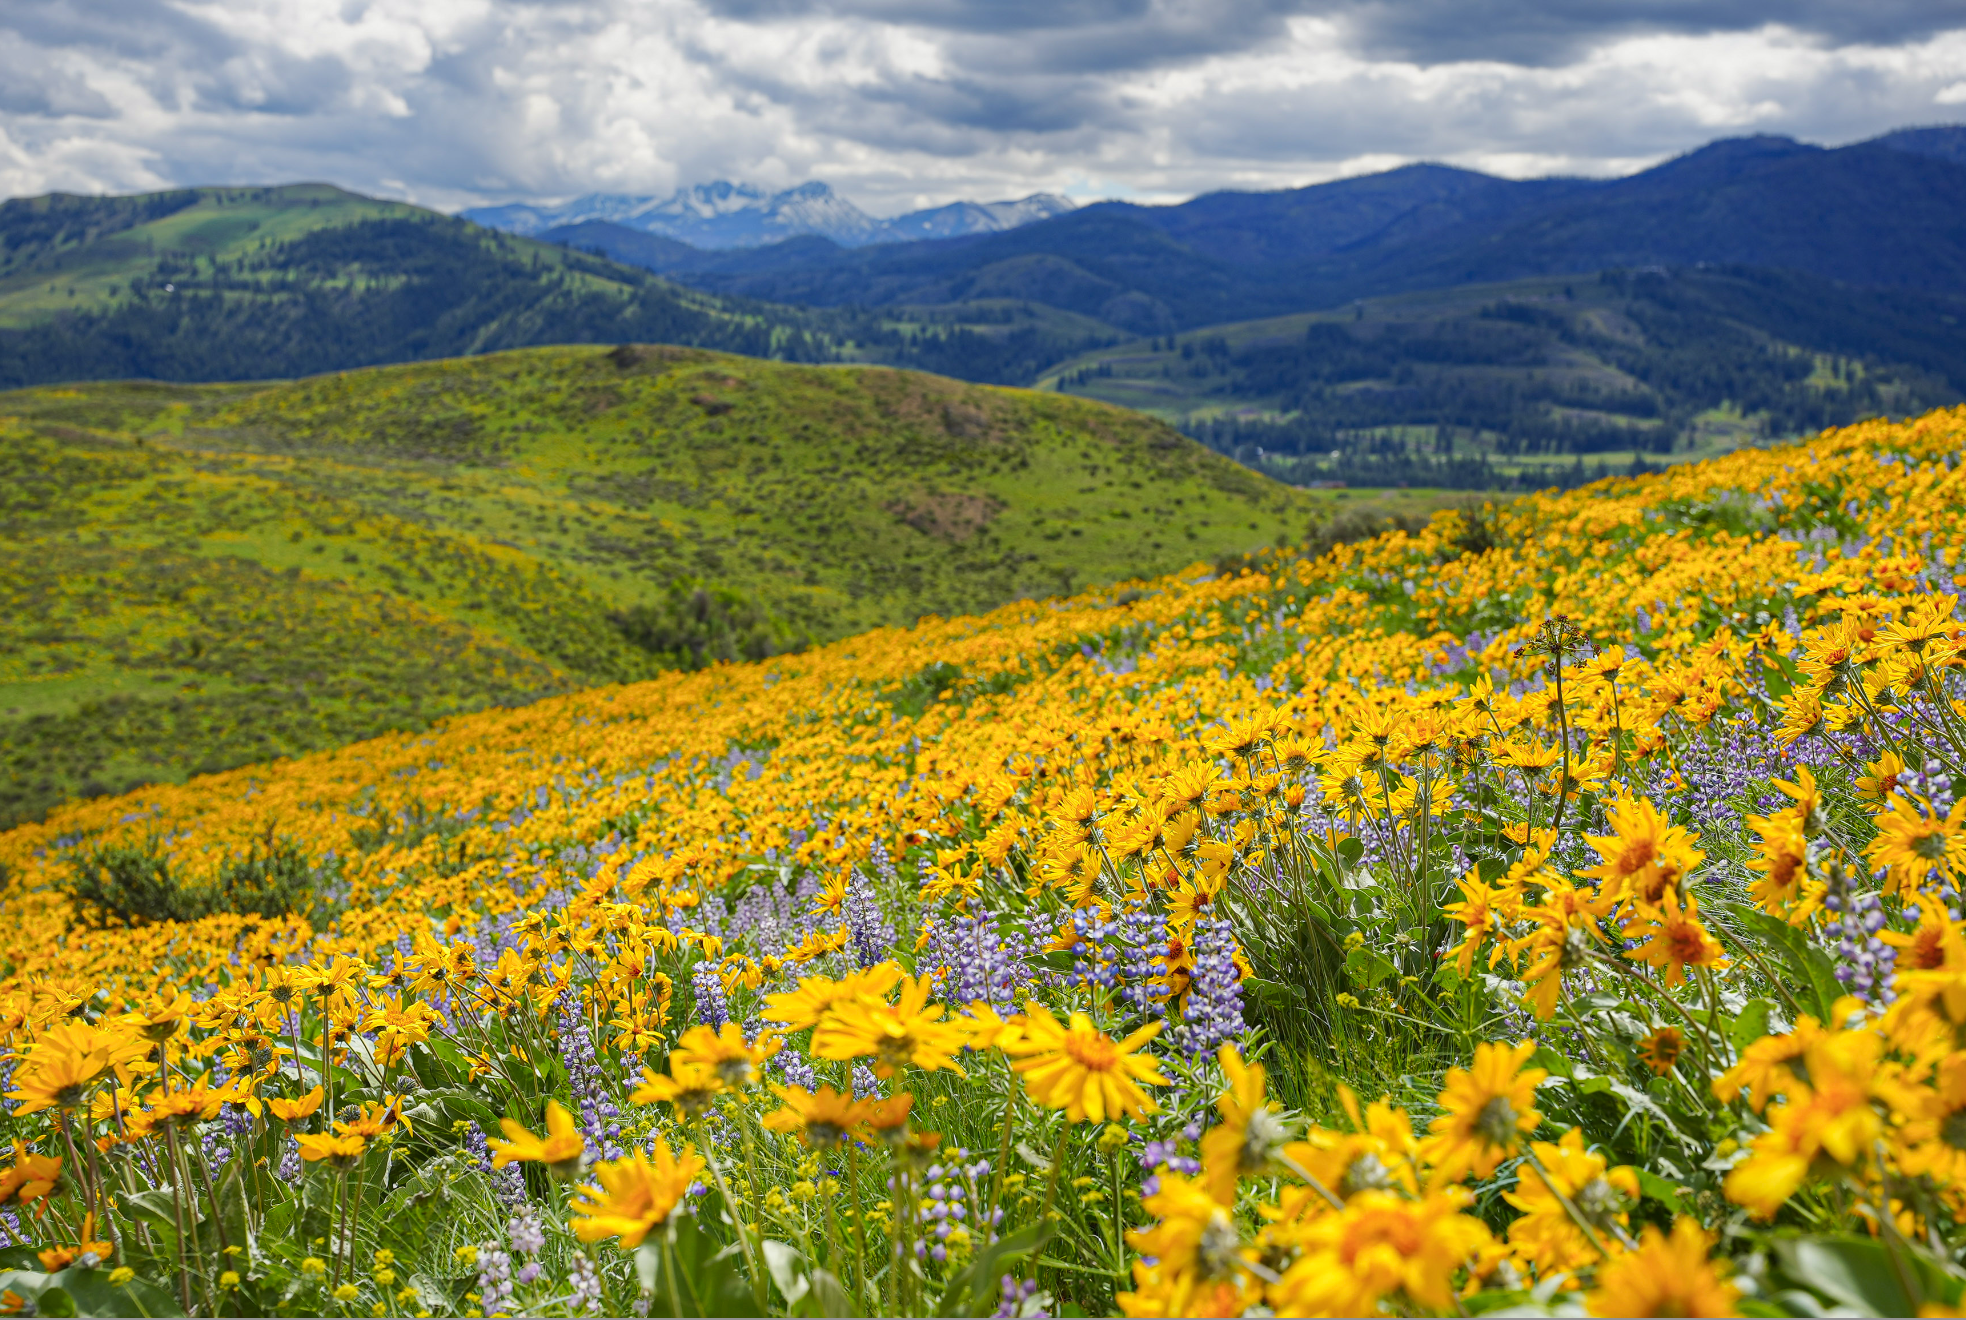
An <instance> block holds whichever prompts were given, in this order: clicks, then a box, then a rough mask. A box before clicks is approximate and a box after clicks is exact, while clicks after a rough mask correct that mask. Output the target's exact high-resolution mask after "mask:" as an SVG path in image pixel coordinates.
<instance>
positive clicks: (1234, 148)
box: [0, 0, 1966, 212]
mask: <svg viewBox="0 0 1966 1320" xmlns="http://www.w3.org/2000/svg"><path fill="white" fill-rule="evenodd" d="M1962 104H1966V16H1962V14H1961V11H1960V10H1959V8H1958V7H1957V6H1956V5H1951V4H1945V5H1940V4H1915V3H1908V2H1907V0H1870V2H1869V3H1866V4H1864V5H1852V4H1849V3H1847V2H1845V3H1830V2H1829V0H1796V2H1794V3H1786V4H1782V3H1773V2H1772V0H1771V2H1764V3H1759V4H1757V3H1748V2H1747V0H1697V2H1695V0H526V2H515V0H210V2H205V3H200V2H198V0H0V192H4V193H6V194H8V195H22V194H30V193H34V192H40V191H45V190H48V189H68V190H77V191H128V190H133V189H140V188H151V187H160V186H165V185H172V184H183V183H200V182H214V183H217V182H240V183H243V182H273V181H285V180H293V179H303V178H307V179H325V180H329V181H332V182H336V183H340V184H343V185H344V186H347V187H351V188H354V189H357V190H361V191H372V192H379V193H384V194H388V195H394V196H404V197H409V198H412V199H414V200H418V201H422V202H425V203H427V204H431V205H438V206H458V205H464V204H468V203H471V202H476V201H485V200H505V199H511V198H528V197H550V196H564V195H568V194H572V193H577V192H585V191H635V192H659V191H664V190H667V189H669V188H672V187H675V186H677V185H678V184H682V183H691V182H699V181H704V180H708V179H712V178H720V177H721V178H735V179H747V180H753V181H756V182H759V183H763V184H767V185H773V186H784V185H787V184H791V183H796V182H799V181H802V180H804V179H807V178H824V179H827V180H829V181H830V182H832V183H834V184H835V185H836V186H837V187H839V188H840V189H841V190H842V191H843V192H845V193H846V194H847V195H848V196H851V197H853V198H855V200H857V201H860V202H861V203H862V204H863V205H865V206H866V207H868V209H870V210H872V211H876V212H881V211H895V210H903V209H908V208H910V207H913V206H916V205H921V204H925V203H934V202H941V201H946V200H951V199H953V198H956V197H965V196H966V197H976V198H986V197H1004V196H1018V195H1023V194H1025V193H1029V192H1032V191H1035V190H1039V189H1048V190H1053V191H1069V192H1072V193H1074V194H1075V195H1078V196H1080V197H1091V196H1101V195H1120V196H1140V197H1174V196H1184V195H1188V194H1192V193H1194V192H1199V191H1205V190H1208V189H1211V188H1218V187H1284V186H1291V185H1295V184H1302V183H1306V182H1311V181H1314V180H1316V179H1319V178H1327V177H1331V176H1333V175H1336V174H1341V173H1349V172H1356V171H1358V170H1361V169H1368V168H1379V167H1383V166H1386V165H1390V164H1394V163H1397V162H1399V161H1402V160H1410V159H1444V160H1451V161H1454V162H1456V163H1462V164H1467V165H1471V166H1474V167H1477V168H1487V169H1493V170H1498V171H1501V172H1506V173H1513V174H1532V173H1543V172H1557V171H1567V172H1587V173H1609V172H1618V171H1622V170H1627V169H1631V168H1635V167H1638V166H1640V165H1643V164H1645V163H1647V162H1649V161H1652V160H1656V159H1659V158H1661V157H1663V156H1667V155H1671V154H1673V153H1675V152H1678V151H1683V150H1686V149H1688V148H1690V147H1693V146H1696V145H1698V144H1700V143H1701V142H1704V141H1706V140H1709V139H1711V138H1713V137H1718V136H1725V135H1729V134H1735V133H1749V132H1777V133H1790V134H1794V135H1797V136H1801V137H1805V138H1808V139H1810V140H1815V141H1830V142H1836V141H1847V140H1852V139H1855V138H1859V137H1863V136H1868V135H1870V134H1872V133H1876V132H1881V131H1884V130H1886V129H1889V128H1893V127H1898V126H1901V125H1905V124H1912V123H1929V122H1939V121H1946V120H1953V119H1958V118H1960V117H1962V115H1966V112H1963V111H1961V110H1960V109H1959V107H1960V106H1961V105H1962Z"/></svg>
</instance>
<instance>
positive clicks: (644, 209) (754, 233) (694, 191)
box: [458, 180, 1073, 250]
mask: <svg viewBox="0 0 1966 1320" xmlns="http://www.w3.org/2000/svg"><path fill="white" fill-rule="evenodd" d="M1072 209H1073V203H1072V202H1071V201H1069V200H1067V199H1066V198H1063V197H1059V196H1057V195H1055V194H1053V193H1034V194H1032V195H1031V196H1029V197H1025V198H1022V199H1020V200H1018V201H1014V202H951V203H949V204H948V205H947V206H937V207H932V208H929V209H927V210H921V211H910V212H908V213H907V214H906V215H898V216H895V217H893V218H892V219H887V220H877V219H875V218H874V217H873V216H870V215H868V214H867V213H866V212H865V211H862V210H861V209H860V208H859V207H857V206H855V205H854V204H853V203H852V202H850V201H848V200H847V199H846V198H844V197H842V196H840V195H839V194H838V193H836V192H834V191H833V189H832V188H831V187H830V186H829V185H827V184H824V183H820V182H818V181H814V182H811V183H803V184H800V185H799V186H798V187H796V188H788V189H786V190H785V191H783V192H775V193H774V192H766V191H765V190H764V189H762V188H759V187H756V186H754V185H752V184H746V183H729V182H726V181H724V180H718V181H717V182H715V183H701V184H697V185H695V186H694V187H690V188H678V189H677V190H676V191H675V192H674V193H672V194H671V195H669V196H667V197H655V196H629V195H624V194H621V193H589V194H587V195H586V196H584V197H576V198H574V199H573V200H572V201H570V202H565V203H561V204H559V205H555V206H536V205H530V204H525V203H513V204H510V205H506V206H480V207H473V208H471V209H469V210H465V211H460V212H459V213H458V214H459V216H460V217H461V218H463V219H465V220H469V221H471V222H472V223H473V224H479V225H483V226H485V227H486V228H488V229H502V230H505V231H506V232H508V233H513V234H525V235H529V236H531V235H548V236H550V232H549V231H556V230H564V229H566V228H567V227H569V226H580V225H587V224H593V223H597V222H598V223H604V224H608V225H614V226H618V227H620V228H622V229H626V230H632V231H634V232H636V233H642V234H653V235H657V236H659V237H662V238H668V239H674V240H676V241H678V242H681V243H687V244H689V245H690V246H691V247H694V248H704V249H711V250H716V249H722V248H747V247H758V246H760V245H763V244H767V243H778V242H782V241H784V240H786V239H788V238H798V237H801V236H805V235H816V236H818V237H820V238H824V239H829V240H831V241H832V242H834V243H836V244H838V245H840V246H841V247H849V248H853V247H866V246H868V245H870V244H876V243H912V242H919V241H921V240H923V239H931V238H955V237H959V236H961V235H965V234H995V233H1001V232H1003V231H1004V230H1007V229H1015V228H1017V227H1018V226H1020V225H1027V224H1030V223H1032V222H1033V221H1037V220H1047V219H1050V218H1051V217H1053V216H1059V215H1064V214H1065V213H1067V212H1069V211H1071V210H1072Z"/></svg>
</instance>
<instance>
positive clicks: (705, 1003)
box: [689, 958, 730, 1031]
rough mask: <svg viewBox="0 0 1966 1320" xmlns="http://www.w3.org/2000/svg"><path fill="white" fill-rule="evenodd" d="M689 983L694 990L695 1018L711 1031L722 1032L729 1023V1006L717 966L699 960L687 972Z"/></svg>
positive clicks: (705, 959)
mask: <svg viewBox="0 0 1966 1320" xmlns="http://www.w3.org/2000/svg"><path fill="white" fill-rule="evenodd" d="M689 983H690V985H691V986H692V987H694V989H695V990H696V1018H697V1021H699V1022H701V1023H702V1024H703V1025H704V1026H706V1027H708V1028H710V1030H712V1031H722V1030H723V1029H724V1023H726V1022H728V1021H730V1004H729V1003H728V1002H727V1001H726V1000H725V999H724V979H723V977H721V976H719V975H717V965H716V964H715V963H713V962H711V961H710V960H709V959H708V958H704V959H701V960H700V961H698V962H697V964H696V965H695V966H694V967H692V968H690V970H689Z"/></svg>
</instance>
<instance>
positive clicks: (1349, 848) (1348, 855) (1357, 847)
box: [1338, 838, 1365, 866]
mask: <svg viewBox="0 0 1966 1320" xmlns="http://www.w3.org/2000/svg"><path fill="white" fill-rule="evenodd" d="M1338 855H1339V856H1340V857H1342V858H1344V859H1345V865H1347V866H1357V865H1358V859H1359V858H1361V857H1363V856H1365V844H1364V842H1363V841H1362V840H1360V839H1357V838H1348V839H1340V840H1339V841H1338Z"/></svg>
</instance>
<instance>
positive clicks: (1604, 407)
mask: <svg viewBox="0 0 1966 1320" xmlns="http://www.w3.org/2000/svg"><path fill="white" fill-rule="evenodd" d="M1962 383H1966V329H1962V327H1961V325H1960V324H1959V321H1958V319H1957V318H1953V319H1951V320H1948V319H1946V318H1945V317H1943V316H1938V315H1935V314H1932V311H1931V309H1929V308H1924V307H1919V306H1913V305H1911V304H1910V303H1909V302H1907V300H1906V296H1905V295H1902V294H1890V295H1885V294H1880V293H1877V292H1875V291H1866V290H1855V289H1848V288H1843V287H1841V286H1837V285H1833V284H1829V283H1828V282H1826V281H1821V280H1815V279H1811V278H1808V277H1805V276H1798V275H1789V274H1782V273H1778V272H1768V271H1741V270H1726V271H1723V270H1708V271H1673V272H1650V273H1647V272H1639V273H1633V272H1605V273H1602V274H1600V275H1593V276H1578V277H1569V278H1565V277H1550V278H1544V279H1534V280H1518V281H1514V282H1511V283H1507V284H1485V285H1470V286H1463V287H1459V288H1453V289H1444V290H1435V291H1431V292H1426V293H1407V294H1399V295H1395V296H1391V297H1386V298H1377V299H1371V300H1368V301H1365V302H1361V303H1358V304H1355V305H1352V306H1348V307H1345V308H1343V309H1340V310H1336V311H1328V312H1315V313H1305V314H1301V315H1296V316H1281V317H1273V318H1269V319H1266V320H1258V321H1243V322H1238V323H1235V324H1230V325H1221V326H1212V327H1209V328H1206V329H1202V330H1196V331H1193V332H1190V333H1185V334H1179V335H1169V336H1164V337H1155V338H1150V339H1144V340H1136V341H1134V342H1132V343H1129V344H1124V345H1119V346H1115V347H1111V348H1104V349H1100V350H1097V351H1094V352H1091V353H1087V354H1084V355H1081V356H1079V357H1076V358H1073V359H1070V360H1068V361H1066V362H1063V363H1061V364H1059V365H1058V366H1056V367H1053V368H1051V369H1050V370H1049V371H1047V372H1046V373H1045V375H1044V376H1043V377H1042V378H1041V379H1040V381H1039V384H1040V386H1041V387H1049V388H1052V389H1058V390H1063V391H1068V392H1071V393H1074V394H1079V395H1084V396H1087V397H1091V398H1098V399H1103V400H1106V401H1108V402H1112V403H1118V404H1121V405H1124V406H1126V407H1131V408H1139V409H1144V410H1146V411H1149V412H1152V413H1154V414H1156V415H1157V416H1160V417H1162V418H1164V419H1166V420H1168V421H1171V422H1174V423H1176V424H1178V425H1180V426H1181V427H1182V428H1183V429H1184V430H1187V431H1188V432H1189V433H1190V434H1192V435H1196V436H1197V437H1199V438H1202V439H1204V440H1206V441H1207V442H1208V443H1209V444H1211V445H1212V446H1214V447H1215V448H1217V449H1219V450H1220V451H1222V452H1225V453H1230V454H1234V455H1236V456H1237V457H1239V458H1241V459H1243V460H1244V461H1247V462H1252V463H1257V464H1259V465H1261V466H1264V467H1266V468H1267V469H1268V470H1270V471H1273V472H1275V473H1276V474H1277V475H1280V476H1284V477H1286V478H1291V479H1303V480H1315V479H1318V478H1326V479H1331V478H1337V479H1342V480H1350V481H1352V482H1354V483H1363V484H1390V483H1396V482H1413V483H1416V484H1418V483H1429V484H1450V485H1461V486H1476V487H1493V486H1498V485H1506V484H1509V483H1511V482H1518V483H1521V484H1527V485H1537V486H1539V485H1543V484H1547V483H1548V482H1549V481H1550V480H1551V479H1552V478H1553V477H1554V476H1556V475H1558V474H1559V473H1561V472H1564V471H1566V470H1567V471H1572V472H1578V473H1579V475H1582V474H1586V473H1593V472H1594V473H1602V472H1605V471H1619V470H1624V469H1626V468H1628V467H1630V466H1631V465H1632V464H1633V463H1634V462H1635V461H1636V462H1644V463H1649V464H1658V463H1662V462H1682V461H1686V460H1688V459H1695V458H1704V457H1711V456H1713V455H1714V454H1717V453H1721V452H1724V451H1726V450H1728V449H1731V448H1734V447H1736V446H1738V445H1741V444H1745V443H1759V442H1764V441H1770V440H1777V439H1783V438H1791V437H1794V436H1798V435H1804V434H1809V433H1812V432H1814V431H1818V430H1821V429H1822V428H1824V427H1827V426H1835V425H1843V424H1847V423H1849V422H1852V421H1856V420H1859V419H1862V418H1865V417H1874V416H1879V415H1883V414H1891V415H1899V416H1902V415H1905V414H1908V413H1913V412H1919V411H1922V410H1924V409H1927V408H1931V407H1936V406H1940V405H1942V404H1947V403H1951V402H1955V401H1956V400H1957V399H1958V398H1959V397H1960V386H1961V384H1962ZM1334 455H1335V457H1334ZM1586 465H1588V466H1586Z"/></svg>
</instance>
